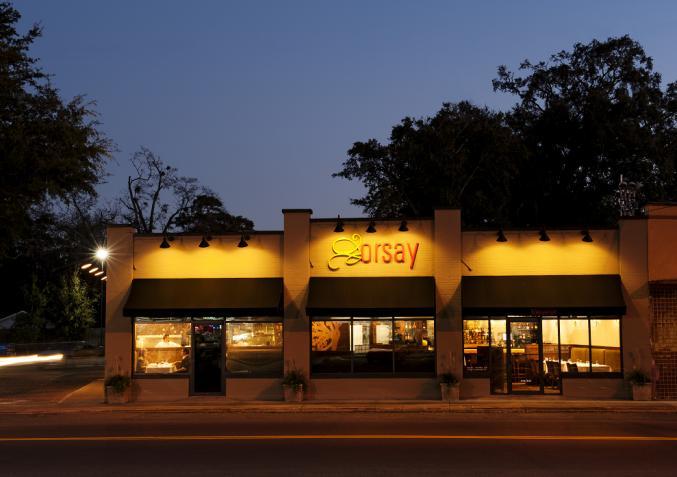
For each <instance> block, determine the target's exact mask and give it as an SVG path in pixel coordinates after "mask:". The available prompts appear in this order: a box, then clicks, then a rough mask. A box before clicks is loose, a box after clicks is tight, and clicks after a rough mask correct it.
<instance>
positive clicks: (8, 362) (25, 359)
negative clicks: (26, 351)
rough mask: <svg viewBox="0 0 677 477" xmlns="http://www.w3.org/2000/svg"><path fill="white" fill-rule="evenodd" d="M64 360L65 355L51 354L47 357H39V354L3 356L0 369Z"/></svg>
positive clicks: (0, 358)
mask: <svg viewBox="0 0 677 477" xmlns="http://www.w3.org/2000/svg"><path fill="white" fill-rule="evenodd" d="M62 359H63V354H61V353H58V354H49V355H45V356H38V355H37V354H31V355H28V356H3V357H0V367H2V366H12V365H21V364H34V363H51V362H55V361H61V360H62Z"/></svg>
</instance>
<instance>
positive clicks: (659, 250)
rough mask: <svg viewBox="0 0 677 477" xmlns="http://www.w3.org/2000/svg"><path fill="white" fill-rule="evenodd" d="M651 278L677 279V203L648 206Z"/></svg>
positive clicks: (655, 279)
mask: <svg viewBox="0 0 677 477" xmlns="http://www.w3.org/2000/svg"><path fill="white" fill-rule="evenodd" d="M647 212H648V214H649V220H648V227H649V230H648V251H649V280H651V281H657V280H676V279H677V247H676V244H677V205H664V204H650V205H649V206H647Z"/></svg>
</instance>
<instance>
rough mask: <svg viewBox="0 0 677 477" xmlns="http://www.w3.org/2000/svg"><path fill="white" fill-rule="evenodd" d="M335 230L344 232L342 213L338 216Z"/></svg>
mask: <svg viewBox="0 0 677 477" xmlns="http://www.w3.org/2000/svg"><path fill="white" fill-rule="evenodd" d="M334 232H336V233H341V232H343V220H341V216H340V215H338V216H336V227H334Z"/></svg>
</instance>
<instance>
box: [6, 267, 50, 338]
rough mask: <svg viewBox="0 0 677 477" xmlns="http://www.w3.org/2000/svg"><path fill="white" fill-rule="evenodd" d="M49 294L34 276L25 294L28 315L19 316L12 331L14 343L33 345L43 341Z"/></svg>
mask: <svg viewBox="0 0 677 477" xmlns="http://www.w3.org/2000/svg"><path fill="white" fill-rule="evenodd" d="M48 293H49V291H48V290H47V289H46V288H43V287H42V286H40V285H39V283H38V279H37V277H36V276H35V275H33V276H32V277H31V281H30V285H29V286H28V287H26V289H25V290H24V293H23V295H24V299H25V302H26V303H27V304H28V309H27V310H26V313H21V314H20V315H19V316H17V319H16V322H15V324H14V329H13V330H12V340H13V341H16V342H25V343H33V342H36V341H40V340H41V339H42V337H43V334H44V330H45V323H46V321H47V320H46V316H47V305H48V300H49V295H48Z"/></svg>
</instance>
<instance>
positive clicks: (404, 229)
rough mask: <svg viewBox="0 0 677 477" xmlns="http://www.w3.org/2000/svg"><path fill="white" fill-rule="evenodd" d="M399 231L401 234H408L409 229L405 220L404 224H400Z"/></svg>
mask: <svg viewBox="0 0 677 477" xmlns="http://www.w3.org/2000/svg"><path fill="white" fill-rule="evenodd" d="M397 230H399V231H400V232H408V231H409V227H407V221H406V220H403V221H402V222H400V228H399V229H397Z"/></svg>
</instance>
